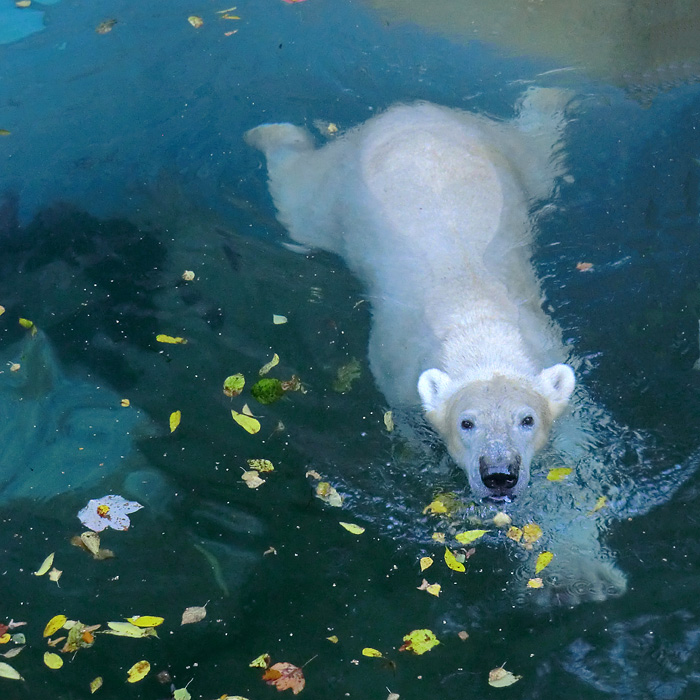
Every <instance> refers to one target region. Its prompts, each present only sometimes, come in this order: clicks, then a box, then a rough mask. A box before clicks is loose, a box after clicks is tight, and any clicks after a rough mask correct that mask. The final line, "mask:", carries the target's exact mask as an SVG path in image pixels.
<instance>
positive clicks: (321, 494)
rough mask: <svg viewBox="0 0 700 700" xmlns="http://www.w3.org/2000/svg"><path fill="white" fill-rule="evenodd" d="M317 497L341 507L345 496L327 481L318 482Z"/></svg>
mask: <svg viewBox="0 0 700 700" xmlns="http://www.w3.org/2000/svg"><path fill="white" fill-rule="evenodd" d="M316 497H317V498H320V499H321V500H322V501H323V502H324V503H327V504H328V505H329V506H333V507H334V508H340V507H341V506H342V505H343V497H342V496H341V495H340V494H339V493H338V492H337V491H336V489H335V488H334V487H333V486H331V485H330V484H329V483H328V482H327V481H320V482H319V483H318V484H316Z"/></svg>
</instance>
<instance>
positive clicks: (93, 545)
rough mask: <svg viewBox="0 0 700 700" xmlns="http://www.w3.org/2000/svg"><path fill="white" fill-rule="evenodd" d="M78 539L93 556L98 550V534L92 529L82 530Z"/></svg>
mask: <svg viewBox="0 0 700 700" xmlns="http://www.w3.org/2000/svg"><path fill="white" fill-rule="evenodd" d="M80 539H81V540H82V542H83V544H84V545H85V546H86V547H87V549H88V551H89V552H90V553H91V554H92V555H93V556H95V555H96V554H97V553H98V552H99V551H100V536H99V535H98V534H97V533H96V532H93V531H92V530H88V531H87V532H83V533H82V534H81V535H80Z"/></svg>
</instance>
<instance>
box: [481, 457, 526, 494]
mask: <svg viewBox="0 0 700 700" xmlns="http://www.w3.org/2000/svg"><path fill="white" fill-rule="evenodd" d="M479 474H480V475H481V481H482V483H483V484H484V486H486V488H487V489H491V490H492V491H498V492H503V491H509V490H510V489H512V488H513V487H514V486H515V485H516V484H517V483H518V477H519V476H520V457H515V458H513V459H511V460H508V461H501V460H498V461H496V460H492V459H490V458H489V457H480V458H479Z"/></svg>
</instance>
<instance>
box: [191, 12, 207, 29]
mask: <svg viewBox="0 0 700 700" xmlns="http://www.w3.org/2000/svg"><path fill="white" fill-rule="evenodd" d="M187 21H188V22H189V23H190V24H191V25H192V26H193V27H194V28H195V29H199V28H200V27H201V26H202V25H203V24H204V20H203V19H202V18H201V17H197V15H191V16H190V17H188V18H187Z"/></svg>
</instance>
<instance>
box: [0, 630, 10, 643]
mask: <svg viewBox="0 0 700 700" xmlns="http://www.w3.org/2000/svg"><path fill="white" fill-rule="evenodd" d="M10 639H12V635H11V634H10V633H9V632H5V634H3V635H2V637H0V644H7V643H8V642H9V641H10Z"/></svg>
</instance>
